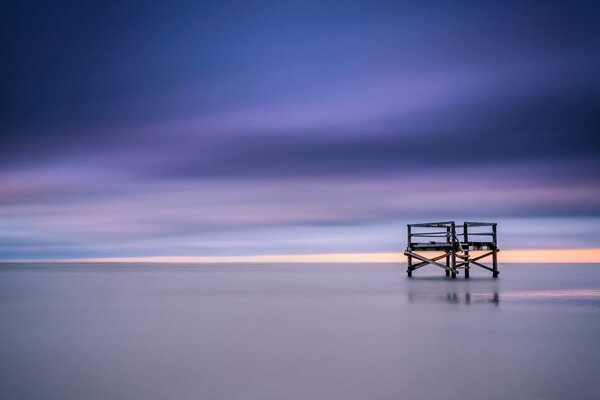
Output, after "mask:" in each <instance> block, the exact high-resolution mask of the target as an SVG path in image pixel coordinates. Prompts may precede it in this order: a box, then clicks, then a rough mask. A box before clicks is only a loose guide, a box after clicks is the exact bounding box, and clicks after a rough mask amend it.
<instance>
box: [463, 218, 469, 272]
mask: <svg viewBox="0 0 600 400" xmlns="http://www.w3.org/2000/svg"><path fill="white" fill-rule="evenodd" d="M463 240H464V242H465V246H466V250H464V253H465V258H466V261H465V279H469V268H470V267H469V231H468V227H467V223H466V222H465V223H464V224H463Z"/></svg>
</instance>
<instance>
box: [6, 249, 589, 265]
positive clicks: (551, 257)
mask: <svg viewBox="0 0 600 400" xmlns="http://www.w3.org/2000/svg"><path fill="white" fill-rule="evenodd" d="M472 252H473V251H472ZM36 262H38V263H77V262H79V263H94V262H97V263H144V262H147V263H257V262H260V263H404V262H406V257H405V256H404V254H403V253H402V252H362V253H311V254H262V255H250V256H248V255H246V256H142V257H139V256H138V257H136V256H132V257H83V258H45V259H10V260H0V263H36ZM498 262H501V263H567V262H568V263H600V248H596V247H592V248H577V249H513V250H502V251H499V252H498Z"/></svg>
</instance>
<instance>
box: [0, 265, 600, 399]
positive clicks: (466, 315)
mask: <svg viewBox="0 0 600 400" xmlns="http://www.w3.org/2000/svg"><path fill="white" fill-rule="evenodd" d="M440 271H441V270H439V269H437V268H435V267H429V268H423V269H421V270H419V271H417V272H416V273H415V277H414V278H413V279H411V280H409V279H407V278H406V274H405V267H404V266H401V265H390V264H371V265H357V264H346V265H341V264H327V265H324V264H312V265H298V264H288V265H275V264H270V265H241V264H238V265H212V266H209V265H205V266H201V265H131V264H130V265H123V264H121V265H90V264H88V265H3V266H0V399H2V400H8V399H11V400H12V399H27V400H29V399H31V400H38V399H43V400H52V399H57V400H59V399H60V400H71V399H72V400H96V399H102V400H104V399H106V400H117V399H128V400H129V399H140V400H153V399H157V400H158V399H160V400H164V399H200V400H204V399H206V400H221V399H222V400H236V399H240V400H254V399H273V400H294V399H303V400H330V399H340V400H353V399H357V400H369V399H394V400H397V399H426V400H434V399H561V400H563V399H597V398H599V396H600V372H599V371H600V265H576V264H573V265H501V275H500V278H499V279H492V278H491V277H490V276H489V274H488V273H484V272H485V271H481V272H480V273H478V274H475V276H474V277H473V278H472V279H471V280H469V281H465V280H464V279H462V278H461V277H459V279H456V280H450V279H447V278H445V277H443V276H442V275H443V272H440Z"/></svg>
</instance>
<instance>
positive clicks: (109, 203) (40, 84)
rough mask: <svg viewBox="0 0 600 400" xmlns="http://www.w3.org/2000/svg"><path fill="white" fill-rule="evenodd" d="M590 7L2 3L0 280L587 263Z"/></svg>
mask: <svg viewBox="0 0 600 400" xmlns="http://www.w3.org/2000/svg"><path fill="white" fill-rule="evenodd" d="M599 12H600V4H599V3H598V2H594V1H570V2H553V1H544V2H541V1H540V2H528V1H520V2H511V1H507V2H480V1H473V2H470V1H456V2H447V1H441V2H435V1H417V2H400V1H368V2H365V1H356V2H355V1H350V0H347V1H327V0H320V1H310V0H304V1H282V0H280V1H274V0H272V1H223V0H221V1H215V2H209V1H198V0H196V1H171V2H142V1H127V2H112V1H105V2H98V1H85V0H78V1H63V0H57V1H52V2H47V1H44V2H42V1H27V2H17V1H13V2H3V3H2V4H1V5H0V54H2V57H1V60H0V93H1V95H0V102H1V104H0V129H1V135H0V260H16V259H82V258H86V259H95V258H110V257H113V258H119V257H124V258H127V257H138V258H140V257H142V258H143V257H146V258H147V257H167V258H168V257H244V256H250V257H257V256H265V255H266V256H273V255H290V254H296V255H298V254H299V255H310V254H322V253H332V254H348V253H361V254H363V253H364V254H369V253H390V252H397V251H400V250H402V249H403V247H404V246H405V245H406V243H405V235H406V233H405V231H406V224H407V223H411V222H424V221H435V220H457V221H463V220H467V221H472V220H474V221H479V220H481V221H496V222H498V223H499V242H500V246H501V247H502V248H505V249H508V250H511V249H512V250H519V249H523V250H527V249H576V248H587V249H598V248H600V201H599V200H600V157H599V156H600V138H599V134H600V113H599V110H600V73H599V71H600V24H598V18H599Z"/></svg>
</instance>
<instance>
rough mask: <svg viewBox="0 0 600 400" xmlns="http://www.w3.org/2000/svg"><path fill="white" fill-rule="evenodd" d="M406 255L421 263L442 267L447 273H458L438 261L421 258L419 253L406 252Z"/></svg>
mask: <svg viewBox="0 0 600 400" xmlns="http://www.w3.org/2000/svg"><path fill="white" fill-rule="evenodd" d="M404 255H406V256H413V257H414V258H416V259H418V260H421V261H423V262H425V263H426V264H432V265H437V266H438V267H440V268H442V269H445V270H446V271H450V272H454V273H458V271H456V270H455V269H452V268H450V267H446V266H445V265H443V264H440V263H439V262H437V261H434V260H432V259H430V258H425V257H423V256H420V255H419V254H417V253H413V252H412V251H405V252H404ZM445 256H446V255H444V257H445Z"/></svg>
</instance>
